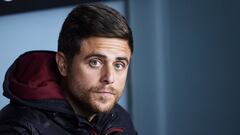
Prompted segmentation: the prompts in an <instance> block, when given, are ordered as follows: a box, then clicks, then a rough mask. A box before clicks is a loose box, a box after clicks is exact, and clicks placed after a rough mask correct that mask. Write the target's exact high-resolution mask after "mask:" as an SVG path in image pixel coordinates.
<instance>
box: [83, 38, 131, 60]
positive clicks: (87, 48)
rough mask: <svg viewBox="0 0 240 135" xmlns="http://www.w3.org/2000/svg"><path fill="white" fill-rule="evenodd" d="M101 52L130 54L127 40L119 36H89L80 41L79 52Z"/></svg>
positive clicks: (126, 55) (127, 55)
mask: <svg viewBox="0 0 240 135" xmlns="http://www.w3.org/2000/svg"><path fill="white" fill-rule="evenodd" d="M91 53H103V54H106V55H107V54H109V55H110V54H111V55H124V56H125V57H130V56H131V50H130V48H129V45H128V41H127V40H123V39H119V38H104V37H91V38H87V39H85V40H84V41H83V42H82V46H81V50H80V54H91Z"/></svg>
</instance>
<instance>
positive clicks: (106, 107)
mask: <svg viewBox="0 0 240 135" xmlns="http://www.w3.org/2000/svg"><path fill="white" fill-rule="evenodd" d="M114 106H115V104H96V105H94V107H93V110H95V112H99V113H104V112H110V111H111V110H112V109H113V107H114Z"/></svg>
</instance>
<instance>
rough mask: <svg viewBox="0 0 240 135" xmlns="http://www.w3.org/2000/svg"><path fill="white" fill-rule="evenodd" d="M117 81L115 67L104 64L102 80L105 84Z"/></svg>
mask: <svg viewBox="0 0 240 135" xmlns="http://www.w3.org/2000/svg"><path fill="white" fill-rule="evenodd" d="M114 81H115V77H114V69H113V67H111V66H104V67H103V69H102V75H101V82H102V83H104V84H112V83H114Z"/></svg>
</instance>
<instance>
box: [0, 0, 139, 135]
mask: <svg viewBox="0 0 240 135" xmlns="http://www.w3.org/2000/svg"><path fill="white" fill-rule="evenodd" d="M132 52H133V37H132V32H131V29H130V27H129V26H128V24H127V22H126V20H125V18H124V17H122V16H121V15H120V14H119V13H118V12H117V11H115V10H114V9H112V8H110V7H108V6H105V5H102V4H99V3H98V4H97V3H92V4H82V5H79V6H78V7H76V8H75V9H74V10H73V11H72V12H71V13H70V14H69V15H68V17H67V18H66V20H65V22H64V24H63V26H62V29H61V32H60V35H59V40H58V52H51V51H31V52H27V53H25V54H23V55H21V56H20V57H19V58H18V59H17V60H16V61H15V62H14V63H13V65H12V66H11V67H10V68H9V70H8V71H7V73H6V76H5V80H4V84H3V88H4V95H5V96H6V97H8V98H9V99H10V104H8V105H7V106H6V107H4V108H3V109H2V110H1V112H0V134H1V135H5V134H6V135H15V134H21V135H30V134H31V135H56V134H57V135H135V134H136V132H135V130H134V127H133V124H132V122H131V120H130V117H129V115H128V113H127V112H126V111H125V110H124V109H123V108H122V107H121V106H120V105H118V104H117V102H118V100H119V98H120V96H121V95H122V93H123V89H124V85H125V81H126V76H127V71H128V67H129V63H130V59H131V56H132Z"/></svg>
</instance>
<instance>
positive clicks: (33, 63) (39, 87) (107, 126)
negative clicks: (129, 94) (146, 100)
mask: <svg viewBox="0 0 240 135" xmlns="http://www.w3.org/2000/svg"><path fill="white" fill-rule="evenodd" d="M60 78H61V77H60V74H59V72H58V70H57V65H56V63H55V52H51V51H31V52H27V53H25V54H23V55H21V56H20V57H19V58H18V59H17V60H16V61H15V62H14V63H13V64H12V66H11V67H10V68H9V69H8V71H7V73H6V76H5V80H4V84H3V89H4V93H3V94H4V96H6V97H7V98H9V99H10V103H9V104H8V105H7V106H5V107H4V108H3V109H2V110H1V112H0V134H1V135H19V134H20V135H135V134H136V132H135V130H134V127H133V124H132V121H131V119H130V117H129V114H128V113H127V112H126V111H125V110H124V109H123V108H122V107H121V106H120V105H118V104H117V105H116V106H115V107H114V108H113V109H112V111H111V112H108V113H99V114H97V115H96V117H94V119H93V120H92V121H91V122H89V121H88V120H87V119H85V118H84V117H82V116H79V115H76V114H75V113H74V112H73V110H72V108H71V107H70V105H69V104H68V103H67V102H66V100H65V98H64V95H63V93H62V90H61V88H60V87H59V85H58V84H59V81H60Z"/></svg>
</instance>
